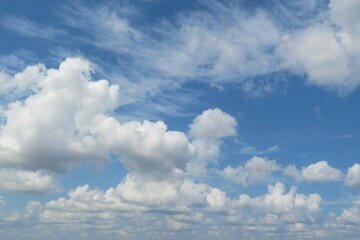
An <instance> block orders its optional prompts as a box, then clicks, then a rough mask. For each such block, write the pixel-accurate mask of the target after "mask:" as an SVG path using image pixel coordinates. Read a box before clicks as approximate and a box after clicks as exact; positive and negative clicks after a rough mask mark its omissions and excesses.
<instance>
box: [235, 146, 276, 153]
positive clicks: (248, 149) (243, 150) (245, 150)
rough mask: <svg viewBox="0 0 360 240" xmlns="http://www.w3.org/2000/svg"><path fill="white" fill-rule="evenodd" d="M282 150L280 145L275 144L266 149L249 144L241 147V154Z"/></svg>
mask: <svg viewBox="0 0 360 240" xmlns="http://www.w3.org/2000/svg"><path fill="white" fill-rule="evenodd" d="M279 150H280V148H279V146H277V145H275V146H272V147H269V148H267V149H265V150H259V149H257V148H256V147H253V146H247V147H243V148H241V149H240V153H241V154H248V155H264V154H269V153H274V152H278V151H279Z"/></svg>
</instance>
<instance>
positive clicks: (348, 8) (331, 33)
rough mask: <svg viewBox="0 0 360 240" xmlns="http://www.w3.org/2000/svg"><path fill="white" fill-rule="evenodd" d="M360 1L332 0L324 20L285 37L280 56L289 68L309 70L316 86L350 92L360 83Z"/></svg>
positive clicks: (299, 70)
mask: <svg viewBox="0 0 360 240" xmlns="http://www.w3.org/2000/svg"><path fill="white" fill-rule="evenodd" d="M359 6H360V5H359V2H357V1H337V0H332V1H330V4H329V9H328V14H327V15H326V16H328V17H326V19H324V20H323V23H315V24H312V26H309V27H306V28H304V29H301V30H299V31H297V32H294V33H292V34H291V35H290V36H286V37H285V38H284V41H283V43H282V44H281V45H280V46H279V48H278V52H279V55H280V56H281V57H282V58H283V59H284V60H285V67H287V68H290V69H293V70H295V71H297V72H305V73H306V74H307V77H308V82H309V83H310V84H313V85H317V86H320V87H325V88H328V89H335V90H337V91H338V92H339V93H340V94H348V93H349V92H351V91H352V90H353V89H355V88H356V87H357V86H358V85H359V84H360V81H359V78H358V77H357V75H358V72H359V70H358V69H359V64H360V58H359V57H358V56H359V55H358V53H359V51H360V48H359V47H358V46H359V36H360V31H359V28H358V27H357V26H358V24H359V20H358V18H356V17H355V16H356V15H357V14H358V8H359Z"/></svg>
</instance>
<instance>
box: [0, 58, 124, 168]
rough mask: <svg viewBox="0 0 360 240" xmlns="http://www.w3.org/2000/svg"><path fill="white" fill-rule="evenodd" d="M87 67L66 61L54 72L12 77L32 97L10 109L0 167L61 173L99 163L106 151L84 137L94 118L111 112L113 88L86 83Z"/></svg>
mask: <svg viewBox="0 0 360 240" xmlns="http://www.w3.org/2000/svg"><path fill="white" fill-rule="evenodd" d="M91 71H92V70H91V67H90V64H89V62H87V61H85V60H82V59H79V58H73V59H71V58H68V59H66V60H65V61H64V62H63V63H61V64H60V67H59V69H46V68H45V67H44V66H42V65H37V66H32V67H28V68H26V69H25V71H23V72H22V73H19V74H16V75H15V76H14V77H13V79H14V80H16V81H15V82H16V87H17V88H20V89H21V86H24V87H23V88H24V89H26V88H28V87H27V86H34V87H32V89H33V92H32V95H30V96H28V97H26V98H25V99H24V100H23V101H16V102H13V103H10V104H9V105H8V108H7V109H6V111H5V117H6V123H4V125H3V126H2V127H1V132H0V156H1V157H0V164H1V165H2V166H14V167H15V166H20V167H25V168H28V169H49V170H53V171H64V170H66V169H68V168H69V167H72V166H74V165H77V164H78V163H81V162H103V161H104V160H106V159H107V157H108V156H107V154H108V153H107V151H106V149H104V148H103V147H101V143H99V142H97V141H96V139H95V136H93V135H91V134H90V133H89V129H90V126H91V125H92V122H93V120H94V119H95V117H96V116H98V115H101V114H105V113H106V112H107V111H110V110H113V109H114V108H115V107H116V106H117V94H118V86H116V85H112V86H110V85H109V83H108V81H106V80H99V81H92V80H91V77H90V73H91Z"/></svg>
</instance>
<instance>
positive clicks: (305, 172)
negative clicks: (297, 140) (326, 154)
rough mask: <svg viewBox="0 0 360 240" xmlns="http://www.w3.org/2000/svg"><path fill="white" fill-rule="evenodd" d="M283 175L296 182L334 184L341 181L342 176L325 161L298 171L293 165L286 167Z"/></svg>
mask: <svg viewBox="0 0 360 240" xmlns="http://www.w3.org/2000/svg"><path fill="white" fill-rule="evenodd" d="M283 171H284V174H285V175H288V176H291V177H293V178H295V180H297V181H309V182H334V181H340V180H342V177H343V174H342V172H341V171H340V170H338V169H336V168H333V167H331V166H329V165H328V163H327V162H326V161H319V162H317V163H314V164H310V165H309V166H307V167H303V168H302V169H301V171H300V170H298V169H297V168H296V167H295V166H294V165H289V166H287V167H286V168H285V169H284V170H283Z"/></svg>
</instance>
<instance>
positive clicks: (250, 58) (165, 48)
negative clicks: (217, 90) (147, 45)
mask: <svg viewBox="0 0 360 240" xmlns="http://www.w3.org/2000/svg"><path fill="white" fill-rule="evenodd" d="M178 26H181V28H179V27H178ZM156 29H158V31H159V32H162V33H164V32H165V30H166V32H165V33H166V34H164V36H163V37H164V40H165V41H164V42H160V43H159V44H158V45H157V48H156V49H154V51H151V53H152V54H155V55H154V56H155V57H154V60H153V61H152V66H151V67H152V68H155V69H157V70H159V71H160V72H162V73H163V74H165V75H166V76H173V77H183V78H194V77H199V76H202V77H206V78H202V79H204V80H205V81H208V82H212V83H217V82H225V83H226V82H232V81H236V82H241V81H243V80H244V79H245V78H248V77H253V76H258V75H262V74H267V73H271V72H274V71H276V68H277V67H276V61H277V59H276V57H275V56H274V54H273V48H274V47H275V46H276V45H277V44H278V43H279V42H280V33H279V30H278V28H277V27H276V26H275V24H274V23H273V22H272V20H271V18H270V17H269V16H268V15H267V13H266V12H265V11H262V10H258V11H255V13H254V14H249V13H247V12H246V11H242V9H241V8H240V7H239V6H238V5H237V4H236V3H220V2H219V1H207V2H206V3H203V5H202V9H201V10H196V11H190V12H186V13H183V14H179V17H178V18H177V19H176V24H174V25H173V24H171V23H169V22H167V24H164V26H161V25H160V26H157V28H156ZM260 29H261V31H260Z"/></svg>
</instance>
